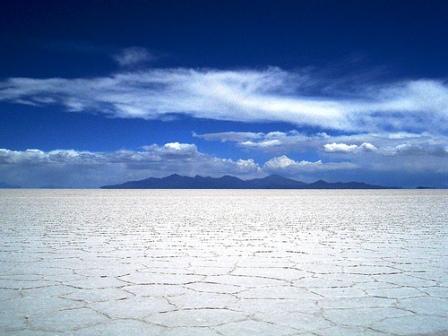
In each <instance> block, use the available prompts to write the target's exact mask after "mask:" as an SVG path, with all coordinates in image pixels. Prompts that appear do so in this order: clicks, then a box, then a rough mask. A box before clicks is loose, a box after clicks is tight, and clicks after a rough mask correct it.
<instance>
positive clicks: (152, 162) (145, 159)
mask: <svg viewBox="0 0 448 336" xmlns="http://www.w3.org/2000/svg"><path fill="white" fill-rule="evenodd" d="M285 160H289V166H290V167H286V166H285V165H281V164H278V163H280V162H284V161H285ZM276 163H277V164H276ZM335 167H336V166H335V164H334V163H323V162H322V161H319V162H308V161H300V162H295V161H293V160H291V159H289V158H287V157H280V158H273V159H272V160H270V161H268V162H266V163H265V164H264V165H263V166H260V165H259V164H258V163H256V162H255V161H254V160H252V159H237V160H232V159H226V158H220V157H216V156H212V155H208V154H205V153H202V152H200V151H199V150H198V149H197V147H196V145H194V144H186V143H179V142H172V143H166V144H164V145H161V146H159V145H156V144H153V145H149V146H144V147H143V148H142V149H141V150H140V151H131V150H119V151H113V152H90V151H76V150H52V151H42V150H39V149H28V150H24V151H14V150H8V149H0V175H1V176H2V178H3V179H4V180H5V181H8V182H9V183H14V184H18V185H22V186H31V187H41V186H47V185H51V186H65V187H97V186H101V185H104V184H109V183H119V182H124V181H126V180H132V179H142V178H146V177H149V176H158V177H160V176H166V175H168V174H172V173H178V174H182V175H189V176H193V175H197V174H198V175H206V176H222V175H226V174H230V175H236V176H239V177H243V178H244V177H255V176H264V175H266V174H268V173H275V172H281V171H285V168H288V170H292V169H294V172H295V173H296V175H297V174H300V173H304V174H306V173H310V172H313V171H315V170H320V171H322V170H323V171H325V170H333V169H335ZM2 182H3V181H2Z"/></svg>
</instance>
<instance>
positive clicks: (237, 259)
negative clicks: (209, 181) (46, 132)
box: [0, 190, 448, 336]
mask: <svg viewBox="0 0 448 336" xmlns="http://www.w3.org/2000/svg"><path fill="white" fill-rule="evenodd" d="M0 214H1V217H0V307H1V310H0V335H4V336H9V335H15V336H16V335H17V336H21V335H37V336H40V335H42V336H43V335H76V336H84V335H85V336H87V335H92V336H93V335H95V336H96V335H105V336H113V335H139V336H140V335H162V336H165V335H166V336H174V335H176V336H184V335H185V336H188V335H194V336H203V335H210V336H215V335H221V336H239V335H243V336H245V335H257V336H263V335H275V336H282V335H285V336H286V335H314V336H339V335H340V336H352V335H366V336H381V335H400V336H404V335H406V336H407V335H434V336H435V335H438V336H439V335H448V223H447V222H448V192H447V191H436V190H414V191H412V190H376V191H367V190H359V191H348V190H346V191H343V190H335V191H328V190H326V191H325V190H321V191H318V190H296V191H280V190H272V191H268V190H256V191H254V190H252V191H249V190H3V191H0Z"/></svg>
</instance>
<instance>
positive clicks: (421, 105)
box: [0, 53, 448, 132]
mask: <svg viewBox="0 0 448 336" xmlns="http://www.w3.org/2000/svg"><path fill="white" fill-rule="evenodd" d="M128 54H129V55H134V56H126V57H125V56H123V57H122V58H121V59H122V62H124V63H123V64H125V63H128V64H132V63H133V62H136V61H137V60H139V57H140V56H135V55H138V53H134V54H133V53H128ZM125 55H127V54H125ZM327 81H328V79H321V78H318V77H317V76H316V77H313V76H312V74H311V75H310V74H304V73H302V72H291V71H285V70H281V69H279V68H268V69H265V70H216V69H188V68H174V69H149V70H146V71H133V72H122V73H117V74H113V75H111V76H107V77H97V78H74V79H68V78H47V79H36V78H9V79H6V80H4V81H2V82H0V101H10V102H16V103H20V104H34V105H47V104H58V105H62V106H63V107H64V108H65V109H66V110H67V111H73V112H96V113H103V114H106V115H110V116H114V117H121V118H143V119H157V118H162V117H164V116H166V115H172V114H176V113H181V114H185V115H188V116H191V117H197V118H209V119H215V120H234V121H241V122H259V121H280V122H287V123H291V124H296V125H306V126H313V127H319V128H324V129H331V130H344V131H350V132H365V131H369V132H372V131H375V132H381V131H385V130H388V131H389V130H391V129H392V130H396V131H410V130H413V129H415V130H419V131H429V130H439V131H444V130H446V127H447V126H446V125H447V122H448V86H447V84H446V83H445V82H444V81H440V80H411V81H404V82H398V83H387V84H381V85H380V84H378V85H372V84H364V83H359V85H357V89H356V90H354V89H350V90H347V91H344V90H343V88H341V89H338V90H326V86H327V84H326V83H327ZM320 92H325V94H319V93H320Z"/></svg>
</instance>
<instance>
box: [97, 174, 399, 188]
mask: <svg viewBox="0 0 448 336" xmlns="http://www.w3.org/2000/svg"><path fill="white" fill-rule="evenodd" d="M101 188H102V189H393V188H390V187H384V186H378V185H371V184H366V183H361V182H336V183H331V182H326V181H323V180H319V181H316V182H313V183H304V182H300V181H296V180H293V179H289V178H286V177H283V176H279V175H269V176H266V177H263V178H256V179H251V180H241V179H239V178H238V177H235V176H229V175H225V176H222V177H204V176H199V175H196V176H194V177H189V176H181V175H177V174H173V175H169V176H166V177H162V178H156V177H149V178H147V179H144V180H139V181H129V182H125V183H122V184H116V185H106V186H103V187H101Z"/></svg>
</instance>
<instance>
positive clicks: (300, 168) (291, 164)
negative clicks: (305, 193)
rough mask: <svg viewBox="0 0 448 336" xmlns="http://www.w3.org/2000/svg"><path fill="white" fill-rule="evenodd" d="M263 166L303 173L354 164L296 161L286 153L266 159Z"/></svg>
mask: <svg viewBox="0 0 448 336" xmlns="http://www.w3.org/2000/svg"><path fill="white" fill-rule="evenodd" d="M263 168H264V169H265V170H267V171H270V172H282V171H283V172H288V173H289V174H291V173H304V172H315V171H325V170H338V169H353V168H356V166H355V165H354V164H352V163H350V162H327V163H323V162H322V161H321V160H318V161H314V162H312V161H306V160H301V161H296V160H293V159H290V158H289V157H288V156H286V155H282V156H278V157H274V158H272V159H270V160H269V161H267V162H266V163H265V164H264V166H263Z"/></svg>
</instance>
